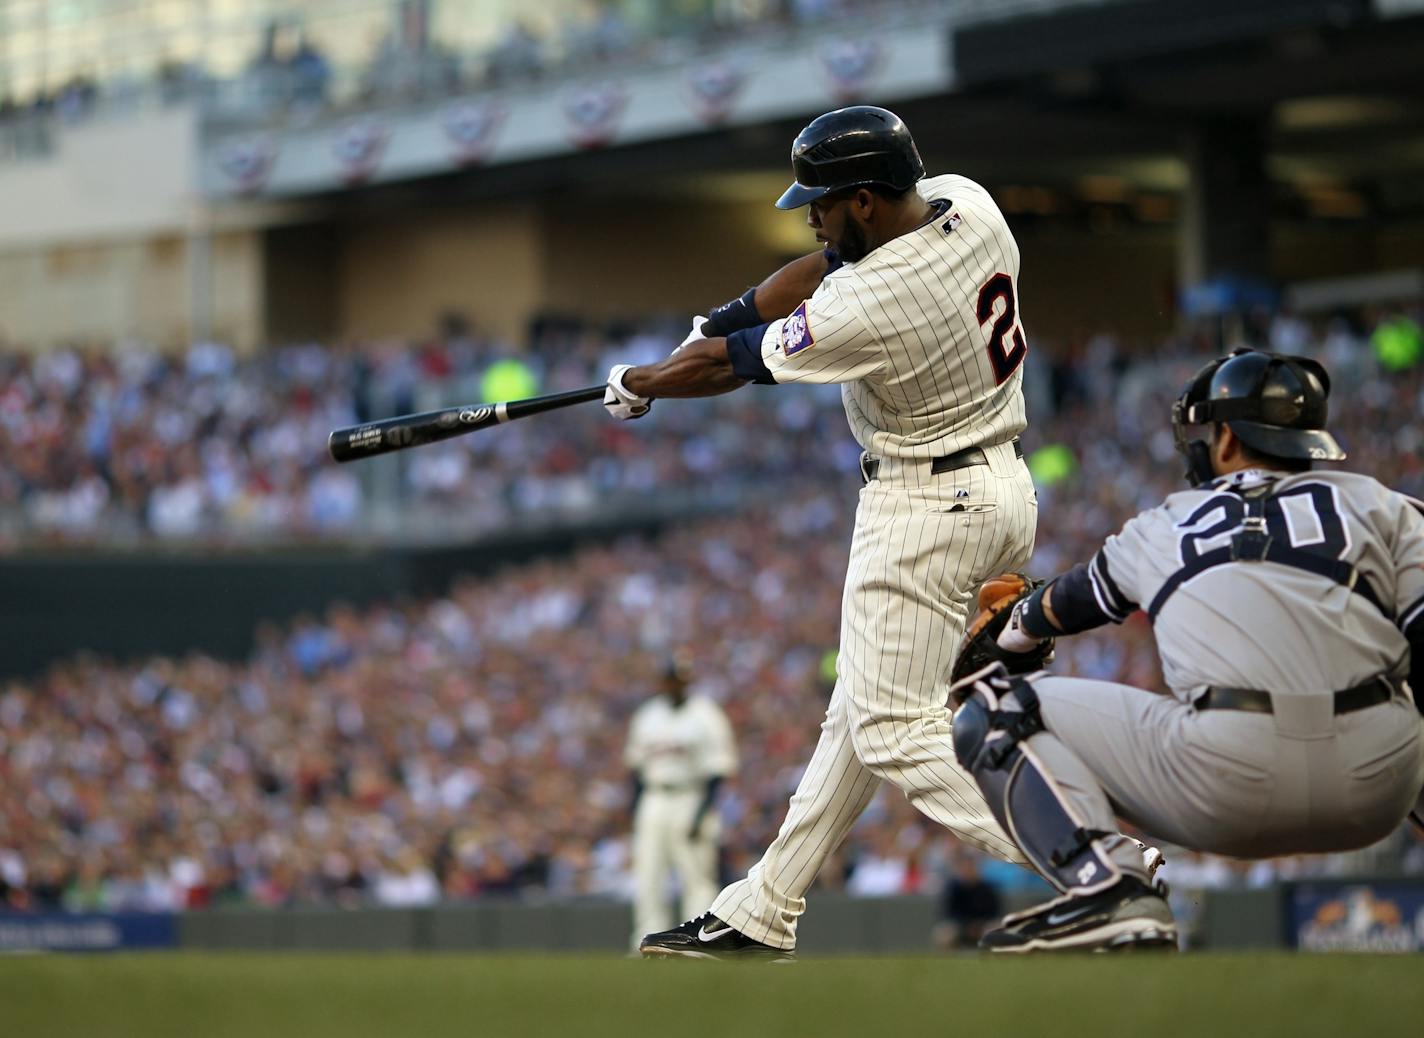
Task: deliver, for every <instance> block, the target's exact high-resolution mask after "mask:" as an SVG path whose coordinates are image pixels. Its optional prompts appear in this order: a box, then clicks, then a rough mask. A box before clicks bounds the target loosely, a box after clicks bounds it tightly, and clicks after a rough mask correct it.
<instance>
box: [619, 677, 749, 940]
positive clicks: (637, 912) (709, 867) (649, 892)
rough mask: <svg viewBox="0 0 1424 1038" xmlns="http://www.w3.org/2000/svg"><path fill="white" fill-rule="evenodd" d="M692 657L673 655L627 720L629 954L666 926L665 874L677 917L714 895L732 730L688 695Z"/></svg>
mask: <svg viewBox="0 0 1424 1038" xmlns="http://www.w3.org/2000/svg"><path fill="white" fill-rule="evenodd" d="M692 678H693V670H692V658H691V655H690V654H689V653H687V652H686V651H679V652H677V653H674V654H673V656H672V657H671V658H670V659H669V660H668V662H667V667H666V669H665V670H664V672H663V687H662V692H661V693H659V694H658V695H655V696H653V697H652V698H651V699H649V700H648V701H647V702H645V703H644V704H643V705H642V706H640V707H639V708H638V710H637V712H636V713H634V714H633V719H632V721H631V722H630V724H629V728H628V747H627V750H626V751H625V753H624V760H625V762H626V763H627V765H628V767H629V768H631V769H632V771H633V884H634V892H633V947H634V948H637V946H638V941H639V940H640V939H641V937H642V936H643V934H646V933H650V932H652V931H654V930H661V929H663V928H665V927H667V926H670V925H671V924H672V917H671V913H670V912H669V911H668V900H667V875H668V867H669V866H671V867H672V870H673V871H674V872H675V873H676V874H677V879H678V884H679V886H680V888H681V892H682V912H683V914H684V915H692V914H693V913H694V912H697V911H699V910H701V909H702V908H703V906H705V905H707V904H708V903H710V902H711V900H712V898H713V896H714V895H715V894H716V893H717V849H718V843H719V837H720V835H721V832H720V828H719V825H718V820H717V812H716V809H715V801H716V799H717V791H718V789H719V788H720V787H721V784H722V780H723V779H725V778H726V777H727V776H728V775H730V774H732V773H733V772H734V771H735V770H736V768H737V746H736V741H735V738H734V737H733V735H732V725H731V723H730V722H729V721H728V720H727V715H726V714H725V713H723V712H722V708H721V707H719V706H718V705H717V704H716V703H715V702H713V701H712V700H711V699H709V698H708V697H707V696H703V695H694V696H689V695H688V694H687V689H688V685H689V683H690V682H691V681H692Z"/></svg>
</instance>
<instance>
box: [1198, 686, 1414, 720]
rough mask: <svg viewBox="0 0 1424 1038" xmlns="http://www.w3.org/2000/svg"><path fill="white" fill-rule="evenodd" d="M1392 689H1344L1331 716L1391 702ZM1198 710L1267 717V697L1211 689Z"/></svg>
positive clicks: (1251, 691)
mask: <svg viewBox="0 0 1424 1038" xmlns="http://www.w3.org/2000/svg"><path fill="white" fill-rule="evenodd" d="M1396 690H1397V689H1396V686H1395V684H1394V682H1393V681H1390V680H1389V678H1371V679H1370V680H1369V681H1366V682H1365V683H1364V684H1363V685H1356V686H1355V687H1354V688H1347V689H1345V690H1344V691H1343V692H1336V693H1335V713H1336V714H1337V715H1338V714H1353V713H1354V712H1355V711H1356V710H1366V709H1368V708H1369V707H1372V706H1379V705H1380V704H1381V703H1388V702H1389V701H1390V700H1391V699H1393V698H1394V694H1395V692H1396ZM1192 705H1193V706H1194V707H1196V708H1197V709H1198V710H1244V711H1245V712H1247V713H1251V714H1270V713H1274V712H1275V709H1274V708H1273V707H1272V706H1271V694H1270V693H1269V692H1262V691H1261V690H1260V689H1257V688H1231V687H1229V686H1221V685H1212V686H1211V687H1210V688H1208V689H1207V690H1206V691H1205V692H1204V693H1203V694H1202V696H1201V698H1200V699H1198V700H1197V701H1196V702H1195V703H1193V704H1192Z"/></svg>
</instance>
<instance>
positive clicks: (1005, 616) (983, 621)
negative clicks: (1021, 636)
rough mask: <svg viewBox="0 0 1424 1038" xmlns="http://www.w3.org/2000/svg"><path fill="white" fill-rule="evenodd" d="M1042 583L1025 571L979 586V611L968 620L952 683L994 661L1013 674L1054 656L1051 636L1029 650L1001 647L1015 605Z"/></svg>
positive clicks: (1028, 670)
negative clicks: (1024, 572) (1010, 650)
mask: <svg viewBox="0 0 1424 1038" xmlns="http://www.w3.org/2000/svg"><path fill="white" fill-rule="evenodd" d="M1042 586H1043V581H1041V580H1030V579H1029V578H1028V577H1026V576H1024V575H1023V574H1022V573H1004V574H1002V575H1000V576H997V577H993V578H991V579H989V580H986V581H985V582H984V586H983V587H981V588H980V589H979V611H978V612H977V613H975V614H974V619H973V620H971V621H970V622H969V630H967V631H965V632H964V641H963V643H961V645H960V646H959V655H958V656H956V657H955V659H954V670H953V672H952V673H951V675H950V680H951V682H955V681H959V680H960V679H961V678H964V677H967V676H968V675H970V674H973V673H974V672H975V671H977V670H983V669H984V668H985V667H987V666H988V665H989V664H991V663H1002V664H1003V665H1004V666H1005V667H1007V668H1008V671H1009V673H1010V674H1028V673H1031V672H1032V671H1035V670H1042V669H1043V666H1044V664H1046V663H1047V662H1048V661H1049V660H1050V659H1052V658H1053V639H1052V638H1046V639H1044V640H1043V641H1041V642H1039V643H1038V645H1037V646H1035V647H1034V648H1032V649H1030V650H1029V651H1028V652H1009V651H1008V650H1007V649H1002V648H1000V647H999V641H998V639H999V634H1000V632H1001V631H1003V629H1004V627H1005V626H1006V625H1007V624H1008V622H1009V614H1010V613H1011V612H1013V609H1014V606H1016V605H1018V603H1019V602H1021V601H1023V600H1024V599H1025V598H1027V597H1028V596H1029V595H1030V594H1032V593H1033V592H1034V591H1035V590H1037V589H1038V588H1040V587H1042Z"/></svg>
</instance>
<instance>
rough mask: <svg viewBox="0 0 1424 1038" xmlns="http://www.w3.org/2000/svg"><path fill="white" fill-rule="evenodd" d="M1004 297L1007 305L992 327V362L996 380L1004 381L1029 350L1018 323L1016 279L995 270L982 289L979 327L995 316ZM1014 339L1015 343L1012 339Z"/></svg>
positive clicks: (980, 291)
mask: <svg viewBox="0 0 1424 1038" xmlns="http://www.w3.org/2000/svg"><path fill="white" fill-rule="evenodd" d="M1000 299H1002V300H1003V301H1004V309H1003V311H1002V312H1001V313H1000V314H999V316H998V317H997V318H995V319H994V326H993V328H991V329H990V330H989V363H990V364H992V365H993V366H994V382H995V383H996V384H1002V383H1003V381H1004V379H1006V378H1008V377H1009V376H1010V375H1012V374H1013V373H1014V369H1015V368H1017V367H1018V366H1019V365H1020V364H1022V363H1023V359H1024V354H1026V353H1027V352H1028V343H1027V342H1025V341H1024V333H1023V329H1022V328H1020V327H1019V326H1018V320H1019V312H1018V307H1016V306H1015V305H1014V281H1013V278H1011V277H1009V275H1007V274H1004V273H1002V272H1001V273H998V274H995V275H994V276H993V277H991V278H990V279H989V280H988V281H986V282H984V287H983V288H981V289H979V307H978V310H977V311H976V312H977V313H978V315H979V327H981V328H982V327H984V325H985V324H986V323H988V321H989V318H991V317H994V303H995V302H997V301H998V300H1000ZM1010 341H1012V342H1013V346H1012V347H1011V346H1010V345H1009V342H1010Z"/></svg>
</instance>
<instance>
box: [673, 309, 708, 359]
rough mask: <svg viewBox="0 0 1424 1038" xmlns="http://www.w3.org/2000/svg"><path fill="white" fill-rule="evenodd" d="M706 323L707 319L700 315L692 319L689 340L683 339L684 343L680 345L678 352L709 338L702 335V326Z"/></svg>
mask: <svg viewBox="0 0 1424 1038" xmlns="http://www.w3.org/2000/svg"><path fill="white" fill-rule="evenodd" d="M706 323H707V318H705V317H703V316H702V315H701V314H698V315H697V316H696V317H694V318H693V319H692V331H690V332H688V333H687V338H685V339H683V340H682V342H680V343H678V345H677V350H680V349H682V348H683V347H684V346H691V345H692V344H693V343H694V342H701V341H702V340H703V339H705V338H707V336H705V335H703V334H702V326H703V325H704V324H706ZM677 350H673V351H672V352H673V353H676V352H677Z"/></svg>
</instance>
